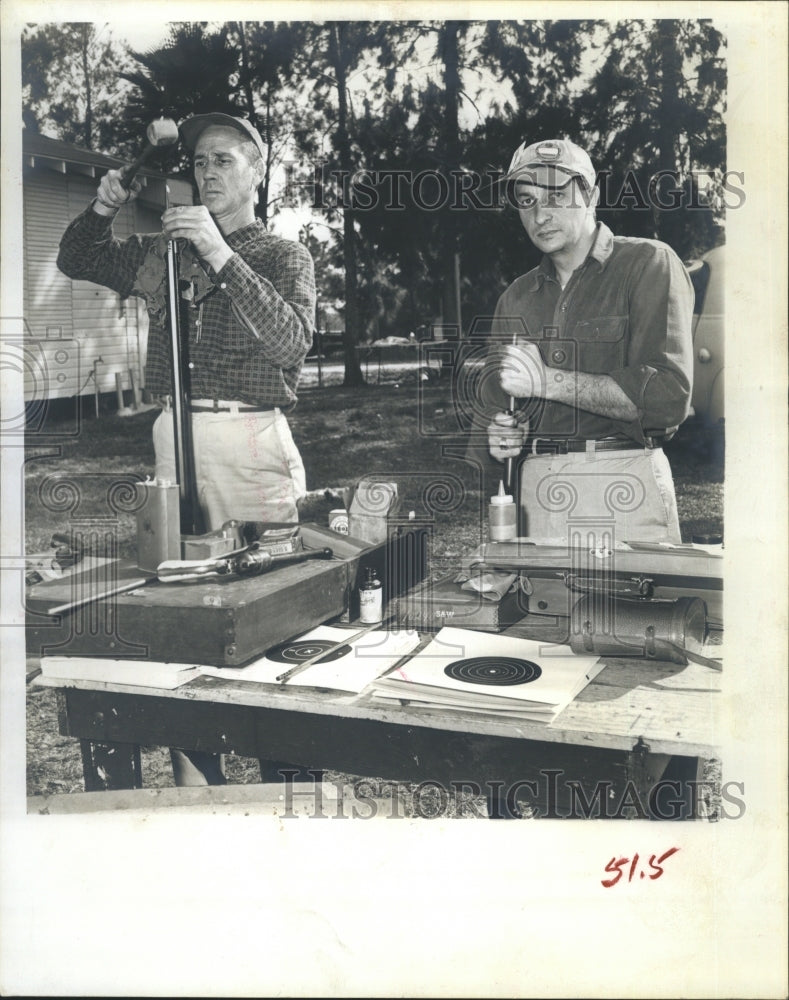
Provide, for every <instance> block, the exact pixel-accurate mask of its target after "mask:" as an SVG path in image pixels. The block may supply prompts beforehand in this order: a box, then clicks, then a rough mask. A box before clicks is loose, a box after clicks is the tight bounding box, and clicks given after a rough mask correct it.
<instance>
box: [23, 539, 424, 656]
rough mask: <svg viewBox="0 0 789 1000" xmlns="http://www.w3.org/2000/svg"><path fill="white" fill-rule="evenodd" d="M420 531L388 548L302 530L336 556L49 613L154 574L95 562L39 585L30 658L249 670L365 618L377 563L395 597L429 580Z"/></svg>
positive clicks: (30, 618) (33, 594) (31, 601)
mask: <svg viewBox="0 0 789 1000" xmlns="http://www.w3.org/2000/svg"><path fill="white" fill-rule="evenodd" d="M418 534H419V533H418V532H412V531H410V530H408V529H404V530H400V529H398V530H397V531H396V532H395V533H394V534H393V535H392V537H390V539H389V541H388V542H384V543H381V544H379V545H369V544H368V543H366V542H361V541H359V540H356V539H351V538H349V537H348V536H344V535H338V534H336V533H335V532H332V531H330V530H329V529H327V528H322V527H320V526H319V525H309V524H307V525H302V538H303V541H304V545H305V547H307V548H323V547H324V546H329V547H331V548H332V549H333V551H334V554H335V558H333V559H331V560H327V561H322V560H315V561H308V562H303V563H299V564H296V565H293V566H282V567H279V568H277V569H276V570H274V571H272V572H269V573H264V574H262V575H260V576H250V577H237V576H232V577H230V576H229V577H207V578H205V579H200V580H195V581H188V582H186V581H183V582H177V583H162V582H159V581H153V582H150V583H147V584H146V585H144V586H140V587H139V588H137V589H135V590H132V591H130V592H127V593H121V594H115V595H114V596H111V597H106V598H104V599H102V600H98V601H92V602H89V603H86V604H83V605H82V606H79V607H75V608H74V609H73V610H71V611H69V612H66V613H63V614H57V615H52V614H47V612H48V610H49V609H51V608H53V607H57V606H58V605H60V604H66V603H68V602H69V601H74V600H75V599H77V600H78V599H80V598H81V596H82V595H84V594H85V593H89V592H90V591H91V589H92V591H93V592H94V593H100V592H103V591H106V590H108V589H110V588H111V587H113V586H115V587H117V586H119V585H122V584H123V582H124V581H125V580H134V579H135V578H139V577H141V576H144V574H140V571H139V570H138V569H137V568H136V566H135V565H134V564H133V563H131V562H130V561H126V562H123V561H117V560H114V561H108V560H103V561H102V560H85V566H84V567H83V568H82V570H81V572H75V573H73V574H71V575H70V576H68V577H64V578H62V579H60V580H49V581H47V582H45V583H40V584H38V585H36V586H34V587H31V588H30V590H29V592H28V595H27V600H26V610H27V648H28V653H29V654H31V655H33V656H42V655H56V654H57V655H73V656H80V655H81V656H86V655H87V656H105V657H113V658H118V657H130V658H134V659H150V660H164V661H168V662H176V663H200V664H205V665H208V666H218V667H222V666H225V667H236V666H240V665H242V664H244V663H247V662H248V661H249V660H251V659H254V658H255V657H258V656H260V655H261V654H262V653H263V652H265V651H266V650H267V649H270V648H271V647H272V646H275V645H277V644H278V643H280V642H284V641H286V640H288V639H291V638H293V637H295V636H297V635H301V634H303V633H304V632H306V631H309V630H310V629H311V628H314V627H315V626H317V625H320V624H322V623H323V622H326V621H329V620H331V619H334V618H342V617H343V616H344V617H346V618H349V617H350V618H354V617H356V616H357V615H358V596H357V589H358V584H359V582H360V581H361V580H363V579H364V571H365V568H366V566H368V565H372V566H375V567H376V569H377V570H378V572H379V573H380V574H381V579H382V583H383V584H384V587H385V588H386V591H385V596H386V597H387V599H391V598H392V597H394V596H396V595H397V594H399V593H403V592H405V591H406V590H407V589H408V588H409V587H410V586H413V584H414V583H417V582H418V581H419V580H421V579H423V578H424V574H425V552H424V545H422V544H420V541H419V538H418V537H417V536H418ZM77 569H79V567H77ZM355 605H356V609H355V608H354V606H355Z"/></svg>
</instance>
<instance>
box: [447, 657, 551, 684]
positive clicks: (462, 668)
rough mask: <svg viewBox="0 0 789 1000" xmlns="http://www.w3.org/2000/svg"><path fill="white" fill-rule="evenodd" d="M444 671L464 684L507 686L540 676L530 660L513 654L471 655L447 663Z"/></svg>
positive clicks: (539, 670)
mask: <svg viewBox="0 0 789 1000" xmlns="http://www.w3.org/2000/svg"><path fill="white" fill-rule="evenodd" d="M444 673H445V674H446V675H447V677H451V678H452V680H455V681H463V682H464V683H466V684H487V685H490V686H494V687H509V686H511V685H513V684H528V683H530V682H531V681H536V680H537V678H538V677H540V676H541V674H542V669H541V668H540V667H539V666H538V665H537V664H536V663H533V662H532V661H531V660H521V659H517V658H515V657H513V656H472V657H469V658H468V659H465V660H454V661H453V662H452V663H448V664H447V665H446V666H445V667H444Z"/></svg>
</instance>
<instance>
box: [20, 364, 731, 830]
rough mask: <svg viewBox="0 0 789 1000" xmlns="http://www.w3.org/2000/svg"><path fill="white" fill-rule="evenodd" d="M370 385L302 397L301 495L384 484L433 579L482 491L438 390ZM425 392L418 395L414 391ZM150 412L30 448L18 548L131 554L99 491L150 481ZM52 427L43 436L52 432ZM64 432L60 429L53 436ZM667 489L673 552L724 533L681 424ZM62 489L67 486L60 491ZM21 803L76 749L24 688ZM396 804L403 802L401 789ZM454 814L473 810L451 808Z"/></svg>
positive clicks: (127, 534) (57, 774)
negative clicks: (398, 502)
mask: <svg viewBox="0 0 789 1000" xmlns="http://www.w3.org/2000/svg"><path fill="white" fill-rule="evenodd" d="M387 374H388V377H389V378H390V379H392V378H393V377H394V378H399V379H400V381H397V382H395V381H391V380H390V381H382V382H381V383H380V384H375V385H367V386H363V387H361V388H354V389H347V388H344V387H342V386H337V385H329V386H324V387H323V388H317V387H316V388H308V389H307V390H305V391H304V392H303V393H302V395H301V399H300V402H299V405H298V407H297V409H296V411H295V412H294V413H293V414H291V416H290V417H289V419H290V423H291V427H292V430H293V435H294V438H295V439H296V443H297V444H298V446H299V449H300V451H301V454H302V457H303V459H304V464H305V467H306V470H307V485H308V489H309V490H311V491H320V490H323V489H324V488H329V487H343V486H350V485H352V484H354V483H355V482H357V481H358V480H359V479H360V478H362V477H364V476H376V477H380V478H387V479H388V478H392V479H394V480H396V481H397V482H398V484H399V488H400V491H401V495H402V498H403V505H404V507H405V509H406V510H412V509H413V510H415V511H417V513H418V516H421V515H423V514H424V512H425V511H430V512H432V513H433V516H434V532H433V545H432V551H431V565H430V571H431V575H433V576H437V575H440V574H441V573H443V572H445V571H446V570H448V569H449V568H451V567H452V566H453V565H454V564H455V562H456V559H457V557H458V556H459V555H460V554H461V553H462V552H464V551H467V550H469V549H470V548H473V547H475V546H476V545H478V544H479V542H480V541H482V540H484V532H485V524H484V511H485V509H486V505H487V495H486V494H487V491H488V489H489V485H488V484H485V483H482V482H481V480H480V475H479V473H478V472H477V470H476V469H475V468H474V467H473V466H472V465H470V464H469V463H467V462H466V461H464V459H463V458H462V455H463V451H464V447H465V436H464V434H463V433H462V432H461V429H460V428H459V427H458V424H457V421H456V419H455V412H454V408H453V403H452V399H451V396H450V389H449V383H448V381H444V380H442V381H440V382H438V383H436V384H432V385H427V384H426V383H419V382H418V381H417V379H416V377H415V373H414V372H413V371H410V372H405V371H404V372H401V373H400V374H399V375H398V373H397V372H395V373H394V375H393V374H392V373H391V372H388V373H387ZM423 386H424V388H423ZM157 412H158V411H155V410H151V411H147V412H144V413H141V414H138V415H135V416H131V417H118V416H116V415H114V414H113V413H106V414H103V415H102V416H101V417H100V418H99V419H96V418H95V417H94V416H93V415H92V413H91V415H90V416H88V417H85V418H83V420H82V421H81V425H80V428H79V433H78V434H77V435H73V436H64V437H63V443H62V445H60V447H59V454H57V455H52V454H51V449H50V448H42V447H36V439H35V437H32V438H31V439H30V441H29V448H28V461H27V463H26V468H25V545H26V551H27V552H36V551H45V550H46V549H47V548H48V546H49V540H50V538H51V536H52V534H53V532H56V531H63V532H66V533H68V532H69V531H70V529H71V527H72V526H73V524H74V523H75V520H76V519H80V518H85V519H86V523H93V522H92V521H91V520H90V519H91V518H94V519H95V518H100V517H107V516H108V515H111V516H112V518H113V520H112V522H111V530H112V531H113V532H114V534H115V536H116V538H117V543H118V553H119V555H121V556H124V557H129V556H132V555H134V553H135V525H134V518H133V516H132V515H128V514H123V513H120V514H117V513H115V514H113V511H112V508H111V507H109V506H108V501H107V497H108V490H110V488H111V487H112V486H113V484H117V483H118V481H119V480H120V479H122V478H123V477H129V476H136V477H138V478H140V479H144V478H145V476H146V475H152V473H153V466H154V459H153V447H152V443H151V425H152V424H153V421H154V419H155V417H156V413H157ZM57 426H58V425H56V424H55V425H50V426H49V427H48V428H47V432H48V433H51V432H52V430H53V428H54V429H56V428H57ZM62 426H63V427H64V429H66V430H67V429H68V428H69V426H71V425H69V424H68V423H67V422H66V423H64V424H63V425H62ZM666 451H667V453H668V455H669V459H670V461H671V465H672V469H673V472H674V478H675V483H676V488H677V500H678V505H679V516H680V525H681V528H682V536H683V541H690V540H691V539H692V537H693V536H697V535H702V534H722V533H723V462H722V449H721V447H720V446H719V442H718V441H717V440H716V438H715V436H714V435H712V434H711V433H709V432H706V431H703V430H702V429H700V428H694V427H692V426H690V425H687V426H685V427H683V428H681V429H680V431H679V433H678V434H677V436H676V437H675V439H674V440H673V441H671V442H670V443H669V445H668V446H667V448H666ZM64 479H68V480H71V481H72V482H73V483H74V484H76V485H75V487H73V488H72V487H67V486H66V485H65V484H64ZM335 506H337V503H336V501H332V500H326V499H324V498H323V497H322V496H320V495H319V494H317V495H313V496H312V497H311V498H310V499H309V500H308V502H307V503H305V505H304V508H303V510H302V520H307V521H318V522H319V523H324V524H325V523H326V518H327V515H328V510H329V508H330V507H335ZM27 741H28V793H29V794H31V795H35V794H45V793H53V792H72V791H81V790H82V772H81V762H80V756H79V749H78V746H77V745H76V741H75V740H72V739H70V738H67V737H62V736H60V734H59V733H58V728H57V715H56V705H55V695H54V692H53V691H51V690H49V689H45V688H36V687H35V686H31V687H30V688H29V689H28V710H27ZM228 776H229V780H231V781H237V782H241V781H252V782H254V781H258V780H259V772H258V769H257V763H256V761H253V760H250V759H248V758H239V757H229V758H228ZM143 782H144V784H145V785H146V786H148V787H163V786H167V785H171V784H172V775H171V771H170V765H169V757H168V753H167V751H166V750H163V749H161V748H145V749H144V750H143ZM398 794H404V795H405V796H406V797H407V795H408V794H409V789H408V787H407V786H403V788H402V789H400V790H399V791H398ZM453 808H454V809H455V810H456V814H457V815H464V814H467V813H465V812H464V810H466V809H468V808H472V805H470V804H468V803H464V802H458V803H455V804H454V806H453Z"/></svg>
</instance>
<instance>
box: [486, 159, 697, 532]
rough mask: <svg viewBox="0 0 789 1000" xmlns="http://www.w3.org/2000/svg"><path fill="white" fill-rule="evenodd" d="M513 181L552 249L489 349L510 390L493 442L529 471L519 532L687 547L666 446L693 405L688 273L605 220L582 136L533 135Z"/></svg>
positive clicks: (503, 313) (512, 302)
mask: <svg viewBox="0 0 789 1000" xmlns="http://www.w3.org/2000/svg"><path fill="white" fill-rule="evenodd" d="M506 180H507V185H508V188H507V190H508V195H509V198H510V199H511V200H512V202H513V203H514V205H515V207H516V208H517V210H518V213H519V215H520V219H521V223H522V225H523V227H524V229H525V230H526V232H527V234H528V236H529V238H530V239H531V240H532V242H533V243H534V245H535V246H536V247H537V248H538V249H539V250H541V251H542V252H543V254H544V256H543V259H542V261H541V263H540V264H539V265H538V266H537V267H536V268H534V269H533V270H531V271H529V272H528V273H527V274H525V275H523V276H521V277H520V278H517V279H516V280H515V281H514V282H513V283H512V284H511V285H510V286H509V288H507V289H506V290H505V292H504V293H503V294H502V296H501V298H500V299H499V301H498V304H497V306H496V312H495V319H494V324H493V331H492V336H493V341H494V346H493V347H492V349H491V352H490V355H489V361H490V362H491V363H494V364H496V365H497V366H498V367H499V381H500V386H501V393H500V394H499V395H498V399H497V400H495V402H496V405H497V406H498V407H499V408H500V410H501V412H499V413H497V414H495V417H494V419H493V420H492V422H491V423H490V425H489V427H488V443H489V449H490V453H491V455H492V456H493V457H494V458H495V459H496V460H497V461H499V462H503V461H505V460H507V459H512V460H514V461H516V462H517V463H518V465H519V476H518V484H519V496H520V517H521V523H520V526H519V534H521V535H524V536H528V537H530V538H544V539H547V538H550V539H553V540H558V541H562V542H567V541H570V540H572V536H573V534H574V533H578V532H580V533H581V534H582V535H583V537H584V540H587V539H588V538H591V537H594V538H595V539H596V540H597V542H598V544H599V543H600V542H601V541H603V540H606V541H608V542H617V541H620V542H621V541H672V542H679V541H680V540H681V539H680V532H679V522H678V518H677V506H676V497H675V494H674V484H673V480H672V477H671V470H670V468H669V465H668V461H667V459H666V456H665V454H664V453H663V450H662V449H661V447H660V441H661V440H663V439H665V438H666V437H668V436H670V435H671V434H673V433H674V431H675V430H676V428H677V427H678V425H679V424H681V423H682V421H683V420H684V419H685V417H686V416H687V414H688V409H689V405H690V397H691V388H692V368H693V362H692V335H691V320H692V312H693V291H692V286H691V283H690V279H689V277H688V275H687V273H686V271H685V268H684V267H683V265H682V262H681V261H680V260H679V258H678V257H677V256H676V254H675V253H674V251H673V250H671V248H670V247H668V246H666V245H665V244H663V243H660V242H658V241H656V240H647V239H636V238H624V237H619V236H614V235H613V234H612V233H611V231H610V230H609V229H608V227H607V226H605V225H603V224H602V223H599V222H597V221H596V219H595V207H596V205H597V201H598V197H599V192H598V191H597V189H596V187H595V172H594V168H593V167H592V163H591V161H590V159H589V157H588V155H587V154H586V153H585V152H584V150H582V149H581V148H580V147H578V146H576V145H575V144H574V143H571V142H569V141H567V140H549V141H545V142H538V143H533V144H531V145H527V144H526V143H524V144H523V145H521V146H520V147H519V148H518V149H517V150H516V152H515V155H514V156H513V159H512V163H511V165H510V169H509V171H508V173H507V178H506ZM483 381H484V380H483ZM506 397H511V398H514V399H515V400H516V401H517V403H518V404H519V405H520V411H519V412H517V413H516V415H515V416H513V415H511V413H508V412H507V410H509V409H510V408H509V406H508V403H507V402H506ZM491 402H493V399H492V398H489V399H488V400H487V401H486V403H487V412H489V413H490V412H491V407H490V403H491Z"/></svg>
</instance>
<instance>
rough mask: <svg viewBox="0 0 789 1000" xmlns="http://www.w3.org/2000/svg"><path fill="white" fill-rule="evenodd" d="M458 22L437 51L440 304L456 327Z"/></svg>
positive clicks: (443, 34)
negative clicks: (442, 182) (443, 184)
mask: <svg viewBox="0 0 789 1000" xmlns="http://www.w3.org/2000/svg"><path fill="white" fill-rule="evenodd" d="M459 27H460V25H459V22H458V21H446V22H445V24H444V26H443V27H442V28H441V29H440V35H439V53H440V56H441V62H442V63H443V67H444V130H443V132H444V141H443V146H444V149H443V156H442V173H443V174H444V176H445V177H446V178H447V183H448V185H449V188H448V190H449V191H450V198H449V204H448V205H447V206H446V207H445V208H444V209H443V216H444V219H443V225H442V232H443V240H442V244H443V245H442V250H441V261H442V263H441V272H442V279H443V280H442V285H443V290H442V306H443V316H444V323H445V324H449V325H452V326H456V327H457V328H458V336H460V335H461V333H462V331H461V316H460V287H459V283H460V256H459V251H460V247H459V240H458V225H457V216H456V214H455V212H454V211H453V210H452V208H451V201H452V196H451V192H452V191H453V183H454V177H456V175H457V171H458V170H459V169H460V137H459V125H458V104H459V102H460V57H459V54H458V33H459Z"/></svg>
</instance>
